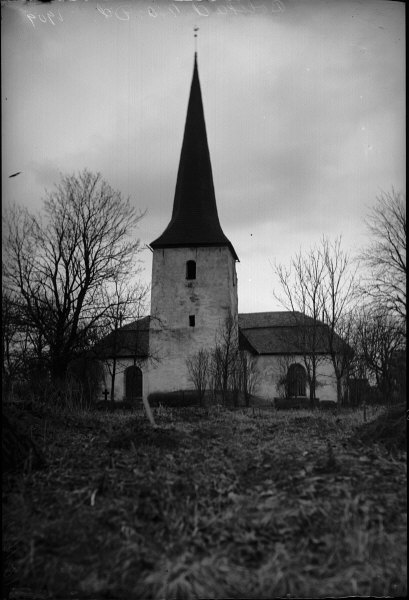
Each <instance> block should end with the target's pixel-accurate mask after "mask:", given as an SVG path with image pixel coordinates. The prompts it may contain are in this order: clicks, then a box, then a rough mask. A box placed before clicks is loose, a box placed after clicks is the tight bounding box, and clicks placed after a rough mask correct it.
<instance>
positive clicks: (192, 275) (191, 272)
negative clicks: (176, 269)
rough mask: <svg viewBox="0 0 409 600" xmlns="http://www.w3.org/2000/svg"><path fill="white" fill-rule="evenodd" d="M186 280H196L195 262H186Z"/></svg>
mask: <svg viewBox="0 0 409 600" xmlns="http://www.w3.org/2000/svg"><path fill="white" fill-rule="evenodd" d="M186 279H196V262H195V261H194V260H188V261H187V263H186Z"/></svg>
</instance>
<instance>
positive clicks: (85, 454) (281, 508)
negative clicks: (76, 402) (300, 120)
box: [3, 409, 406, 598]
mask: <svg viewBox="0 0 409 600" xmlns="http://www.w3.org/2000/svg"><path fill="white" fill-rule="evenodd" d="M156 418H157V421H158V423H159V426H160V427H159V428H158V429H155V430H154V429H152V428H150V426H149V425H148V424H147V422H146V420H145V419H144V417H143V415H136V416H135V415H120V414H108V415H102V414H88V415H83V416H81V415H78V416H77V417H70V418H69V419H67V418H66V419H56V418H54V419H50V418H48V420H47V422H46V423H45V422H43V423H42V424H41V425H40V426H39V427H38V428H37V430H36V435H37V439H39V440H40V442H41V444H42V446H43V448H44V453H45V455H46V458H47V460H48V467H47V468H46V469H44V470H40V471H33V472H31V473H26V474H24V475H21V474H20V475H18V474H17V475H11V474H9V475H7V476H6V477H5V481H4V484H3V494H4V497H3V502H4V512H5V521H4V523H5V524H4V542H5V551H6V557H7V565H8V566H7V568H8V576H9V579H10V580H11V579H13V578H14V585H17V586H23V585H25V586H29V587H32V588H33V589H34V588H35V589H38V590H41V589H42V588H43V587H44V586H45V588H46V589H47V590H48V591H49V592H50V593H51V594H52V595H54V597H55V596H56V595H58V594H60V595H61V594H62V595H65V596H64V597H67V590H70V591H75V592H76V593H77V595H78V597H80V596H81V594H82V595H83V596H86V595H93V597H95V596H98V597H103V595H104V594H106V595H109V597H112V598H124V597H126V598H175V597H176V598H197V597H212V598H217V597H226V596H230V597H232V596H233V597H234V596H236V597H238V596H239V597H243V596H245V597H248V598H271V597H274V596H280V595H286V594H289V595H290V596H298V597H303V596H305V597H307V596H309V597H311V596H313V597H325V596H328V595H330V596H341V595H371V594H372V595H399V594H405V592H406V588H405V585H406V571H405V569H406V558H405V551H406V524H405V511H406V498H405V490H406V485H405V475H406V465H405V462H404V460H403V457H404V455H398V454H394V455H390V454H388V452H387V451H386V450H384V449H383V448H382V447H377V446H375V447H361V446H359V447H357V446H353V445H352V444H350V442H349V440H350V438H351V435H353V433H354V431H355V428H356V427H357V426H358V425H360V424H361V420H362V417H361V415H360V414H352V413H351V414H341V415H339V416H336V415H330V414H323V413H310V412H307V411H294V412H291V413H284V412H283V413H280V412H271V411H270V412H267V411H265V412H258V413H255V414H254V415H253V414H252V412H251V411H249V412H248V413H247V414H243V413H242V411H237V412H228V411H221V412H215V413H213V414H212V413H210V414H209V413H208V412H207V411H200V410H199V409H195V410H191V411H189V410H184V411H179V412H178V411H177V410H173V411H171V410H168V411H166V410H159V411H158V415H157V417H156ZM45 588H44V589H45Z"/></svg>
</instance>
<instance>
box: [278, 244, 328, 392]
mask: <svg viewBox="0 0 409 600" xmlns="http://www.w3.org/2000/svg"><path fill="white" fill-rule="evenodd" d="M275 273H276V274H277V276H278V278H279V281H280V284H281V287H282V292H283V293H282V295H280V294H275V296H276V298H277V299H278V300H279V302H281V304H282V305H283V306H284V307H285V308H287V310H290V311H291V312H292V313H293V317H294V321H295V323H296V327H297V329H296V331H297V346H298V352H299V353H300V354H301V355H302V356H303V362H304V366H305V368H306V371H307V378H308V383H309V388H310V398H311V400H312V399H315V397H316V387H317V368H318V365H319V363H320V362H321V361H322V360H323V357H322V347H323V330H322V322H321V321H320V318H321V317H322V311H323V294H322V285H323V278H324V273H325V261H324V258H323V255H322V253H321V251H320V250H319V249H318V248H316V247H315V248H311V249H310V250H309V251H308V252H306V253H305V254H304V253H302V252H301V250H300V251H299V252H298V254H297V255H296V256H295V257H294V258H293V259H291V262H290V266H289V267H288V268H287V267H285V266H283V265H278V266H276V267H275Z"/></svg>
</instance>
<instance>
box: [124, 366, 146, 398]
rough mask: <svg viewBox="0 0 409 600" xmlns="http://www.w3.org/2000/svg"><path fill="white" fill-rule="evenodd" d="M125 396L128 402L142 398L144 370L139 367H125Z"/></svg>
mask: <svg viewBox="0 0 409 600" xmlns="http://www.w3.org/2000/svg"><path fill="white" fill-rule="evenodd" d="M125 396H126V400H127V402H137V401H138V400H142V371H141V369H140V368H139V367H136V366H133V367H128V368H127V369H125Z"/></svg>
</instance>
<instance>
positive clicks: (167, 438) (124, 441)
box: [107, 427, 184, 450]
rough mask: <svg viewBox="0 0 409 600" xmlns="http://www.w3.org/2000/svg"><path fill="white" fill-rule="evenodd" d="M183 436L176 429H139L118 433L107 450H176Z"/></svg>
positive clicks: (181, 442)
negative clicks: (154, 448) (151, 448)
mask: <svg viewBox="0 0 409 600" xmlns="http://www.w3.org/2000/svg"><path fill="white" fill-rule="evenodd" d="M183 440H184V436H183V435H182V434H181V433H180V432H179V431H177V430H176V429H162V428H160V427H157V428H155V429H153V428H150V429H147V428H146V429H139V430H137V431H131V432H130V431H127V432H118V433H116V434H115V435H114V436H112V437H111V439H110V440H109V442H108V443H107V447H108V448H113V449H117V450H121V449H122V450H131V449H132V448H133V447H134V448H139V447H140V446H155V447H157V448H163V449H165V450H176V448H178V447H179V446H181V445H183Z"/></svg>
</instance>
